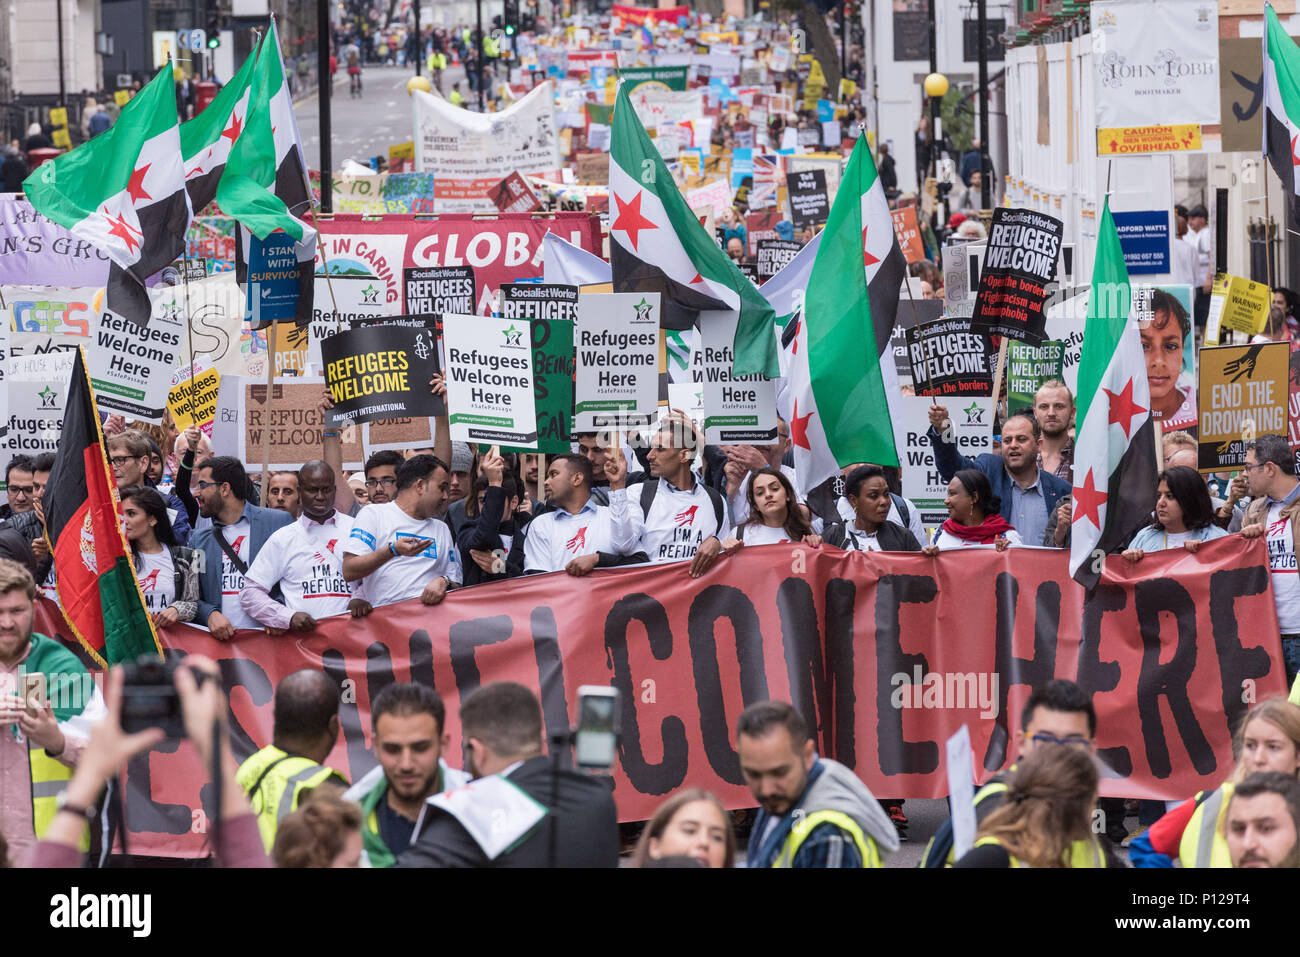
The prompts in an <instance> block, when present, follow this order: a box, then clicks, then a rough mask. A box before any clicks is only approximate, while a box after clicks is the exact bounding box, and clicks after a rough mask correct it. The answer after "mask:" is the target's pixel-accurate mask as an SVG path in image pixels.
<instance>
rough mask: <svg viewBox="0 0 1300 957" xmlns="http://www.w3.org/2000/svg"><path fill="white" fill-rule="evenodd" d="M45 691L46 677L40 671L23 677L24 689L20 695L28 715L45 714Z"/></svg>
mask: <svg viewBox="0 0 1300 957" xmlns="http://www.w3.org/2000/svg"><path fill="white" fill-rule="evenodd" d="M45 690H46V685H45V675H44V674H42V673H41V672H39V671H38V672H35V673H29V674H24V675H23V676H22V687H21V688H20V689H19V691H18V693H19V695H21V696H22V699H23V707H25V708H26V709H27V713H28V714H32V715H37V714H44V713H45V699H46V694H45Z"/></svg>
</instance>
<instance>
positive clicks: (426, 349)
mask: <svg viewBox="0 0 1300 957" xmlns="http://www.w3.org/2000/svg"><path fill="white" fill-rule="evenodd" d="M424 336H425V333H423V332H421V333H420V334H419V335H418V336H416V337H415V345H414V346H412V347H411V348H412V349H414V350H415V355H416V358H418V359H419V360H420V361H421V362H423V361H424V360H425V359H427V358H429V356H430V355H431V354H432V353H433V349H432V348H431V345H432V344H431V343H430V342H425V341H424ZM429 338H430V339H432V338H433V334H432V333H429Z"/></svg>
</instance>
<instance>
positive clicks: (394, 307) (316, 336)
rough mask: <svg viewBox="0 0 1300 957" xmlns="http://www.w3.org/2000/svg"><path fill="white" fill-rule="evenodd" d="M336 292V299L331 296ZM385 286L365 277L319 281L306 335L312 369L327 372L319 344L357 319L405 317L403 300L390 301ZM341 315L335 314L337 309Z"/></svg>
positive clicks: (345, 277)
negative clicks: (331, 293) (403, 315)
mask: <svg viewBox="0 0 1300 957" xmlns="http://www.w3.org/2000/svg"><path fill="white" fill-rule="evenodd" d="M331 288H333V290H334V295H333V297H331V296H330V289H331ZM387 300H388V297H387V296H386V295H385V294H384V284H383V283H382V282H379V281H378V280H376V279H371V278H369V277H366V276H331V277H330V278H329V280H328V282H327V281H326V279H325V277H324V276H317V277H316V285H315V291H314V294H313V299H312V310H311V326H310V328H309V330H308V335H307V361H308V362H310V363H311V367H312V368H313V369H323V368H325V363H324V362H323V361H321V356H320V343H321V340H322V339H328V338H329V337H330V336H332V335H336V334H337V333H340V332H347V331H348V330H349V329H351V328H352V322H353V321H354V320H356V319H379V318H383V317H385V316H400V315H401V314H402V302H401V299H400V298H399V299H397V300H395V301H393V302H389V301H387ZM336 304H337V307H338V311H337V314H336V313H335V305H336Z"/></svg>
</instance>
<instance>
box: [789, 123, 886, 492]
mask: <svg viewBox="0 0 1300 957" xmlns="http://www.w3.org/2000/svg"><path fill="white" fill-rule="evenodd" d="M800 255H801V256H802V255H803V253H800ZM797 261H798V259H796V262H797ZM793 265H794V263H791V264H790V265H789V266H786V269H789V268H790V266H793ZM905 272H906V261H905V260H904V258H903V252H902V250H901V249H899V248H898V239H897V238H896V237H895V235H894V221H893V219H892V217H891V216H890V215H889V202H888V200H886V199H885V190H884V187H883V186H882V185H881V183H880V179H879V177H878V176H877V175H876V165H875V163H873V162H872V160H871V153H870V152H869V150H868V148H867V145H866V138H865V137H859V139H858V142H857V145H856V146H855V147H854V148H853V155H852V156H851V157H849V165H848V167H847V168H846V169H845V170H844V178H843V179H842V180H841V181H840V185H839V191H838V192H837V193H836V194H835V205H834V206H832V207H831V212H830V217H829V219H828V220H827V223H826V229H825V230H824V231H823V232H822V233H821V237H820V243H819V245H818V247H817V253H816V259H815V260H814V261H813V264H812V269H811V271H810V273H809V277H808V282H807V291H806V292H805V294H804V300H803V303H804V308H803V315H802V316H797V317H796V318H795V320H794V321H793V322H792V323H788V324H787V325H786V328H785V333H784V335H783V336H782V343H783V344H785V345H786V347H787V349H788V351H789V353H790V355H789V358H788V360H787V363H786V366H787V373H786V374H787V378H788V379H789V395H790V401H791V409H790V440H791V443H792V445H793V447H794V460H795V471H796V472H797V473H798V475H799V483H800V485H802V486H803V488H804V489H812V488H814V487H816V486H818V485H819V484H820V483H821V482H823V481H824V480H825V479H827V478H830V477H834V476H837V475H838V474H839V469H840V467H841V466H844V465H852V464H853V463H855V462H872V463H874V464H876V465H894V466H896V465H898V451H897V449H896V448H895V445H894V422H895V421H896V420H897V418H898V415H897V414H896V412H895V409H894V408H893V407H891V406H896V405H897V402H896V399H897V397H898V396H899V394H900V393H899V388H898V376H897V372H896V370H895V368H894V353H893V350H892V349H891V348H890V344H889V337H890V335H891V334H892V333H893V330H894V319H895V317H896V315H897V313H898V290H899V288H900V287H901V286H902V284H903V277H904V274H905ZM774 278H775V277H774Z"/></svg>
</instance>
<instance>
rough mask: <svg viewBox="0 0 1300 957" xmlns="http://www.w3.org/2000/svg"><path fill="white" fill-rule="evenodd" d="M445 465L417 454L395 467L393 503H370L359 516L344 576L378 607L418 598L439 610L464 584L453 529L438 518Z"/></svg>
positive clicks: (348, 546) (443, 494)
mask: <svg viewBox="0 0 1300 957" xmlns="http://www.w3.org/2000/svg"><path fill="white" fill-rule="evenodd" d="M447 485H448V475H447V466H446V464H445V463H444V462H443V461H442V460H441V459H439V458H438V457H437V456H434V455H415V456H412V457H411V458H409V459H407V460H406V461H405V462H403V463H402V464H401V465H399V466H398V467H397V492H396V495H395V497H394V499H393V501H391V502H384V503H383V504H379V505H376V504H371V505H368V506H366V507H365V508H364V509H362V510H361V512H360V513H359V514H358V515H357V518H356V521H355V522H354V523H353V525H352V531H351V533H350V535H349V536H348V540H347V542H346V543H345V544H344V546H343V577H344V579H346V580H347V581H349V582H355V581H361V580H362V579H364V580H365V593H366V598H367V600H369V602H370V604H371V605H373V606H374V607H376V608H378V607H379V606H380V605H391V604H393V603H394V602H398V601H405V600H406V599H408V598H415V597H417V596H418V597H419V599H420V601H422V602H424V603H425V604H426V605H436V604H438V603H439V602H440V601H442V600H443V598H445V597H446V595H447V591H448V590H449V589H451V588H456V587H459V586H460V584H461V581H462V579H461V567H460V561H459V559H458V557H457V554H456V547H455V543H454V542H453V541H452V539H451V529H449V528H448V527H447V523H446V522H443V521H442V520H441V519H438V518H434V516H435V515H436V514H437V513H438V507H439V506H440V505H441V504H442V500H443V499H444V498H445V497H446V495H447Z"/></svg>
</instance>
